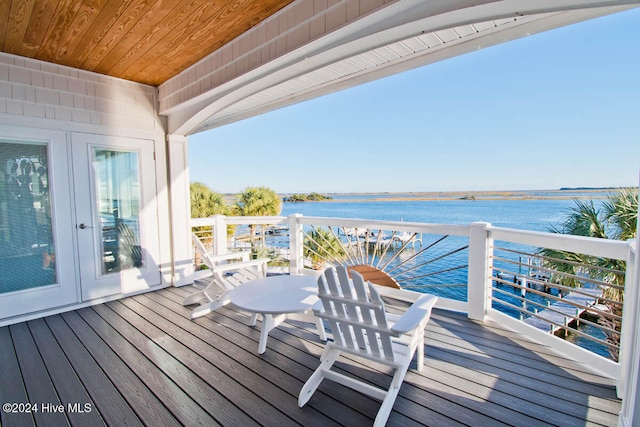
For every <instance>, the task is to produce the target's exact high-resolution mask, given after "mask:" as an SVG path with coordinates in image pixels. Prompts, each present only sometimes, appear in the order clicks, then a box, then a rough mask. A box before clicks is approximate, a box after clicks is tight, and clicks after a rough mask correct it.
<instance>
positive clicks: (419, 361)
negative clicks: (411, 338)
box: [416, 332, 424, 371]
mask: <svg viewBox="0 0 640 427" xmlns="http://www.w3.org/2000/svg"><path fill="white" fill-rule="evenodd" d="M416 350H417V352H418V356H417V359H416V369H417V370H418V371H422V368H423V367H424V332H423V333H421V334H420V337H419V338H418V347H417V349H416Z"/></svg>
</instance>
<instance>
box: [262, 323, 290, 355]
mask: <svg viewBox="0 0 640 427" xmlns="http://www.w3.org/2000/svg"><path fill="white" fill-rule="evenodd" d="M286 318H287V315H286V314H278V315H276V316H274V315H273V314H262V330H261V331H260V343H259V344H258V354H262V353H264V352H265V350H266V349H267V338H269V332H271V330H273V328H275V327H276V326H278V325H279V324H281V323H282V322H283V321H284V320H285V319H286Z"/></svg>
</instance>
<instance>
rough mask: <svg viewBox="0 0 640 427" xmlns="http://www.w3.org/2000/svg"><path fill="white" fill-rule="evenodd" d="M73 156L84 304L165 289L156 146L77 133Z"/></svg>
mask: <svg viewBox="0 0 640 427" xmlns="http://www.w3.org/2000/svg"><path fill="white" fill-rule="evenodd" d="M71 151H72V153H73V189H74V194H75V195H76V200H75V211H76V224H75V228H76V235H77V246H78V263H79V271H80V284H81V294H82V300H84V301H86V300H91V299H95V298H101V297H105V296H108V295H113V294H118V293H128V292H133V291H138V290H143V289H146V288H148V287H150V286H154V285H158V284H160V282H161V277H160V269H159V251H158V248H159V241H158V220H157V213H158V212H157V200H156V185H155V176H156V174H155V162H154V154H153V153H154V150H153V143H152V141H146V140H138V139H130V138H114V137H106V136H101V135H91V134H80V133H74V134H72V137H71Z"/></svg>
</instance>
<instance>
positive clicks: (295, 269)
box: [288, 214, 304, 274]
mask: <svg viewBox="0 0 640 427" xmlns="http://www.w3.org/2000/svg"><path fill="white" fill-rule="evenodd" d="M300 217H302V215H301V214H292V215H289V218H288V221H289V274H302V269H303V268H304V257H303V255H302V247H303V244H304V235H303V233H302V224H300V222H299V221H298V218H300Z"/></svg>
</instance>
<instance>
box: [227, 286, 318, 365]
mask: <svg viewBox="0 0 640 427" xmlns="http://www.w3.org/2000/svg"><path fill="white" fill-rule="evenodd" d="M317 280H318V279H317V278H316V277H313V276H289V275H280V276H269V277H266V278H264V279H257V280H250V281H248V282H247V283H244V284H242V285H240V286H238V287H237V288H234V289H232V290H231V291H230V292H229V298H230V300H231V303H232V304H233V305H235V306H236V307H238V308H239V309H241V310H245V311H248V312H250V313H255V314H260V315H262V330H261V331H260V344H259V345H258V353H259V354H262V353H264V352H265V350H266V348H267V338H268V336H269V332H270V331H271V330H272V329H273V328H275V327H277V326H278V325H280V324H281V323H282V322H283V321H285V320H286V319H287V318H288V317H289V315H291V314H294V313H304V314H307V315H308V317H309V320H311V321H312V322H314V323H315V324H316V327H317V328H318V336H319V337H320V339H321V340H323V341H326V339H327V337H326V334H325V332H324V325H323V324H322V320H321V319H319V318H317V317H315V316H314V315H313V313H312V312H311V308H312V307H313V305H314V304H315V303H316V302H318V301H319V299H318V282H317ZM311 317H313V319H311ZM255 319H256V316H253V318H252V322H251V326H254V325H255Z"/></svg>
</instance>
